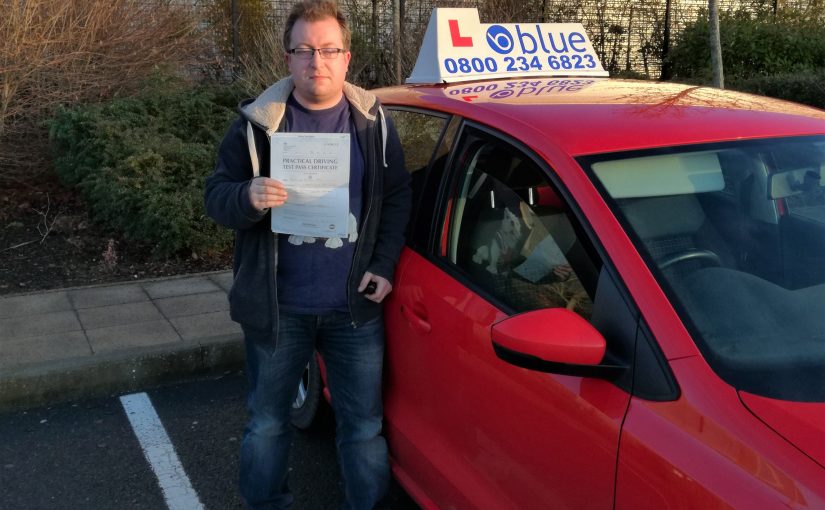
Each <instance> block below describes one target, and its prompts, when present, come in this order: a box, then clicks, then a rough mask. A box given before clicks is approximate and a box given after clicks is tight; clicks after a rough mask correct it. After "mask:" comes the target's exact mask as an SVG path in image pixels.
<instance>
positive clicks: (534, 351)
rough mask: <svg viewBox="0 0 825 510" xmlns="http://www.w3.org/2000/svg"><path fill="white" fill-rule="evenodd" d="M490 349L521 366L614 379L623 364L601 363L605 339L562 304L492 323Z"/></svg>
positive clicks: (622, 369) (623, 368)
mask: <svg viewBox="0 0 825 510" xmlns="http://www.w3.org/2000/svg"><path fill="white" fill-rule="evenodd" d="M492 342H493V349H494V350H495V352H496V355H497V356H498V357H499V358H501V359H502V360H503V361H506V362H507V363H510V364H511V365H515V366H517V367H521V368H527V369H530V370H537V371H541V372H550V373H555V374H564V375H574V376H579V377H597V378H599V379H614V378H616V377H618V376H619V375H620V374H621V373H622V372H623V371H624V370H625V367H621V366H615V365H605V364H601V363H602V361H603V360H604V357H605V351H606V349H607V342H606V341H605V339H604V337H603V336H602V335H601V333H599V332H598V331H597V330H596V328H594V327H593V326H592V325H591V324H590V323H589V322H587V321H586V320H584V319H583V318H582V317H581V316H579V315H577V314H576V313H574V312H572V311H570V310H567V309H565V308H545V309H541V310H535V311H532V312H527V313H523V314H519V315H515V316H513V317H509V318H507V319H504V320H503V321H501V322H498V323H497V324H495V325H493V328H492Z"/></svg>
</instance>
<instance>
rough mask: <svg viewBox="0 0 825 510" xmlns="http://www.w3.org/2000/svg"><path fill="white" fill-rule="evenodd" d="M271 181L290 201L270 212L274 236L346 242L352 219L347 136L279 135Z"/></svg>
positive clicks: (272, 141)
mask: <svg viewBox="0 0 825 510" xmlns="http://www.w3.org/2000/svg"><path fill="white" fill-rule="evenodd" d="M270 147H271V151H272V152H271V155H270V160H269V161H270V162H269V171H270V174H269V175H270V177H272V178H273V179H276V180H279V181H281V182H282V183H283V184H284V186H286V189H287V193H288V198H287V201H286V202H285V203H284V205H282V206H281V207H274V208H273V209H272V231H273V232H279V233H283V234H296V235H302V236H309V237H346V236H347V220H348V218H349V164H350V161H349V151H350V135H349V133H275V134H273V135H272V138H271V139H270Z"/></svg>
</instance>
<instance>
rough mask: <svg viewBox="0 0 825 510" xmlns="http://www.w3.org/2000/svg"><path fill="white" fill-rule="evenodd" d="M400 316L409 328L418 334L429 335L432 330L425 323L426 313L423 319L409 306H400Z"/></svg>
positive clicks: (428, 324)
mask: <svg viewBox="0 0 825 510" xmlns="http://www.w3.org/2000/svg"><path fill="white" fill-rule="evenodd" d="M401 314H402V315H403V316H404V318H406V319H407V322H409V323H410V326H412V328H413V329H414V330H416V331H418V332H419V333H429V332H430V330H431V329H432V326H431V325H430V323H429V322H428V321H427V317H426V313H425V314H424V315H425V316H424V317H421V316H420V315H419V314H417V313H416V312H415V311H414V310H413V309H411V308H410V307H409V306H405V305H401Z"/></svg>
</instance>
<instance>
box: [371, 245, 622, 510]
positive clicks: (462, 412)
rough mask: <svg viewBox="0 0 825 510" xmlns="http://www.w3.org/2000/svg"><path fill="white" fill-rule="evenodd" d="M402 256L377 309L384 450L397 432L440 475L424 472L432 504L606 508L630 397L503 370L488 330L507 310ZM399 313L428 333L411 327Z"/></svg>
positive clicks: (597, 383)
mask: <svg viewBox="0 0 825 510" xmlns="http://www.w3.org/2000/svg"><path fill="white" fill-rule="evenodd" d="M403 258H404V259H405V260H404V261H403V263H402V264H403V274H402V275H400V277H399V280H398V281H400V282H402V283H401V285H399V286H398V287H397V288H396V289H395V290H394V291H393V294H392V296H393V297H392V298H391V299H390V300H389V302H388V303H387V307H386V312H385V313H386V316H385V320H386V325H387V329H388V331H391V332H392V335H388V338H387V364H388V366H389V367H391V369H390V370H388V371H387V383H386V387H385V394H386V402H387V404H386V410H385V414H386V421H387V424H388V427H387V429H388V437H389V441H390V443H391V444H395V439H396V437H398V436H399V435H400V436H401V437H403V440H402V442H404V443H405V444H406V445H407V448H413V449H414V450H415V451H416V452H417V453H418V455H420V456H421V457H423V459H422V460H419V461H418V462H419V463H423V462H424V461H427V464H428V465H429V466H433V467H434V468H435V469H434V472H435V473H437V474H438V475H440V476H437V479H436V480H432V476H429V475H428V479H429V480H430V481H429V482H428V485H429V489H430V490H429V491H428V495H429V497H430V498H432V499H433V500H434V501H435V502H436V503H439V502H441V501H450V502H452V503H451V505H453V507H455V508H529V507H543V508H547V507H565V506H569V507H582V506H588V507H590V508H606V509H607V508H611V507H612V499H613V479H614V476H615V459H616V455H617V450H618V442H619V428H620V426H621V421H622V419H623V417H624V412H625V409H626V406H627V403H628V401H629V398H630V396H629V395H628V394H627V393H626V392H624V391H622V390H620V389H619V388H616V387H615V386H614V385H612V384H611V383H609V382H606V381H601V380H595V379H586V378H581V377H570V376H560V375H552V374H544V373H538V372H533V371H529V370H525V369H520V368H516V367H513V366H511V365H508V364H507V363H504V362H503V361H501V360H500V359H498V357H496V355H495V353H494V352H493V349H492V345H491V341H490V335H491V332H490V325H491V324H493V323H495V322H498V321H499V320H502V319H504V318H505V317H506V315H504V314H503V313H502V312H500V311H498V310H496V309H495V308H494V307H493V306H492V305H490V303H488V302H487V301H486V300H484V299H483V298H481V297H479V296H478V295H476V294H474V293H472V292H467V289H466V287H465V286H464V285H463V284H461V283H459V282H458V281H456V280H454V279H453V278H451V277H449V276H447V275H446V274H444V273H443V272H441V271H439V270H438V269H437V268H436V266H434V265H433V264H432V263H431V262H429V261H427V260H426V259H424V258H423V257H421V256H420V255H418V254H416V253H414V252H411V251H407V252H405V255H404V256H403ZM402 307H410V308H412V309H414V310H415V314H416V315H418V316H419V317H420V318H422V319H424V320H426V321H427V322H429V323H430V324H431V325H432V329H431V330H430V331H429V332H424V331H422V330H420V329H418V328H417V327H416V325H415V323H414V322H411V321H409V319H408V318H407V317H405V316H404V314H403V312H402V311H401V309H402ZM547 327H548V328H552V325H550V324H548V325H547ZM412 374H414V375H412ZM551 417H552V418H551ZM548 419H552V420H553V431H554V432H553V434H547V433H546V431H545V428H544V425H545V424H546V420H548ZM582 421H587V422H588V423H589V426H588V427H580V423H581V422H582ZM571 450H572V451H575V452H576V453H575V454H572V452H571ZM548 452H557V453H553V454H549V455H548ZM402 456H403V454H402ZM560 456H563V457H564V462H559V459H560ZM399 460H400V459H399ZM428 471H429V469H428ZM548 480H553V482H551V483H548ZM583 486H587V487H588V490H587V491H582V490H581V488H582V487H583ZM450 507H451V506H450V505H446V506H445V508H450Z"/></svg>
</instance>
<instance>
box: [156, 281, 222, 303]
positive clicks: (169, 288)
mask: <svg viewBox="0 0 825 510" xmlns="http://www.w3.org/2000/svg"><path fill="white" fill-rule="evenodd" d="M143 288H144V290H145V291H146V293H147V294H149V297H150V298H152V299H162V298H167V297H173V296H186V295H190V294H203V293H206V292H216V291H220V290H222V289H221V287H220V286H219V285H218V284H217V283H215V282H213V281H212V280H211V279H210V278H209V277H208V276H196V277H192V278H174V279H170V280H162V281H158V282H151V283H147V284H145V285H144V286H143Z"/></svg>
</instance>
